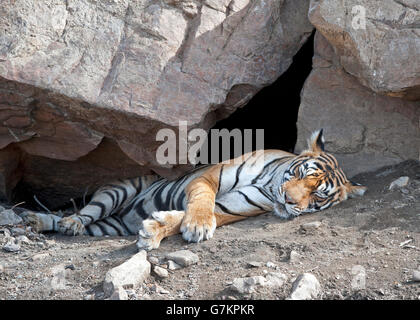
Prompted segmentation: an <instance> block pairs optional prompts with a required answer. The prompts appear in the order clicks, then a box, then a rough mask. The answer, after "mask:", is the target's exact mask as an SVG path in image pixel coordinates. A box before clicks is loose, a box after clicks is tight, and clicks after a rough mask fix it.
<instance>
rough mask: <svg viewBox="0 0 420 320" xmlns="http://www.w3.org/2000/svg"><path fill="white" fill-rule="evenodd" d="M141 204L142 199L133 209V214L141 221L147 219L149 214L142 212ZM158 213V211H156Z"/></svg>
mask: <svg viewBox="0 0 420 320" xmlns="http://www.w3.org/2000/svg"><path fill="white" fill-rule="evenodd" d="M143 203H144V199H142V200H141V201H139V202H138V203H137V204H136V206H135V207H134V212H135V213H136V214H137V215H139V216H140V217H141V218H142V219H147V218H148V217H149V214H148V213H147V212H146V211H144V208H143ZM158 211H160V210H158Z"/></svg>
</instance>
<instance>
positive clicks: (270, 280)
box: [265, 272, 287, 289]
mask: <svg viewBox="0 0 420 320" xmlns="http://www.w3.org/2000/svg"><path fill="white" fill-rule="evenodd" d="M265 279H266V280H267V282H266V285H267V286H269V287H271V288H272V289H277V288H280V287H282V286H283V284H284V283H285V282H286V281H287V276H286V275H285V274H284V273H281V272H269V273H268V274H267V275H266V276H265Z"/></svg>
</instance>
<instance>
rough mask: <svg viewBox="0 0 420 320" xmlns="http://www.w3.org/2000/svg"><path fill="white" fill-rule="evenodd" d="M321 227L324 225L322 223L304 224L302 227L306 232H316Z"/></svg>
mask: <svg viewBox="0 0 420 320" xmlns="http://www.w3.org/2000/svg"><path fill="white" fill-rule="evenodd" d="M321 225H322V222H321V221H312V222H308V223H304V224H302V225H301V226H300V227H301V229H303V230H305V231H314V230H316V229H319V227H320V226H321Z"/></svg>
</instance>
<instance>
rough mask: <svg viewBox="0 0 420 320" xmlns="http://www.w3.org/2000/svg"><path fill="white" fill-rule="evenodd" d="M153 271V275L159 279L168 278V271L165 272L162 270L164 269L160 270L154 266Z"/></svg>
mask: <svg viewBox="0 0 420 320" xmlns="http://www.w3.org/2000/svg"><path fill="white" fill-rule="evenodd" d="M153 271H154V273H155V274H156V275H158V276H159V277H161V278H167V277H168V276H169V272H168V270H166V269H164V268H161V267H159V266H155V267H154V268H153Z"/></svg>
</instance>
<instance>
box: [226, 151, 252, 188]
mask: <svg viewBox="0 0 420 320" xmlns="http://www.w3.org/2000/svg"><path fill="white" fill-rule="evenodd" d="M247 160H248V159H247ZM247 160H245V161H244V162H242V163H241V165H240V166H239V167H238V169H237V170H236V178H235V183H234V184H233V186H232V187H231V188H230V190H229V191H231V190H233V188H235V187H236V185H237V184H238V182H239V175H240V174H241V171H242V169H243V167H244V165H245V163H246V161H247Z"/></svg>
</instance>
